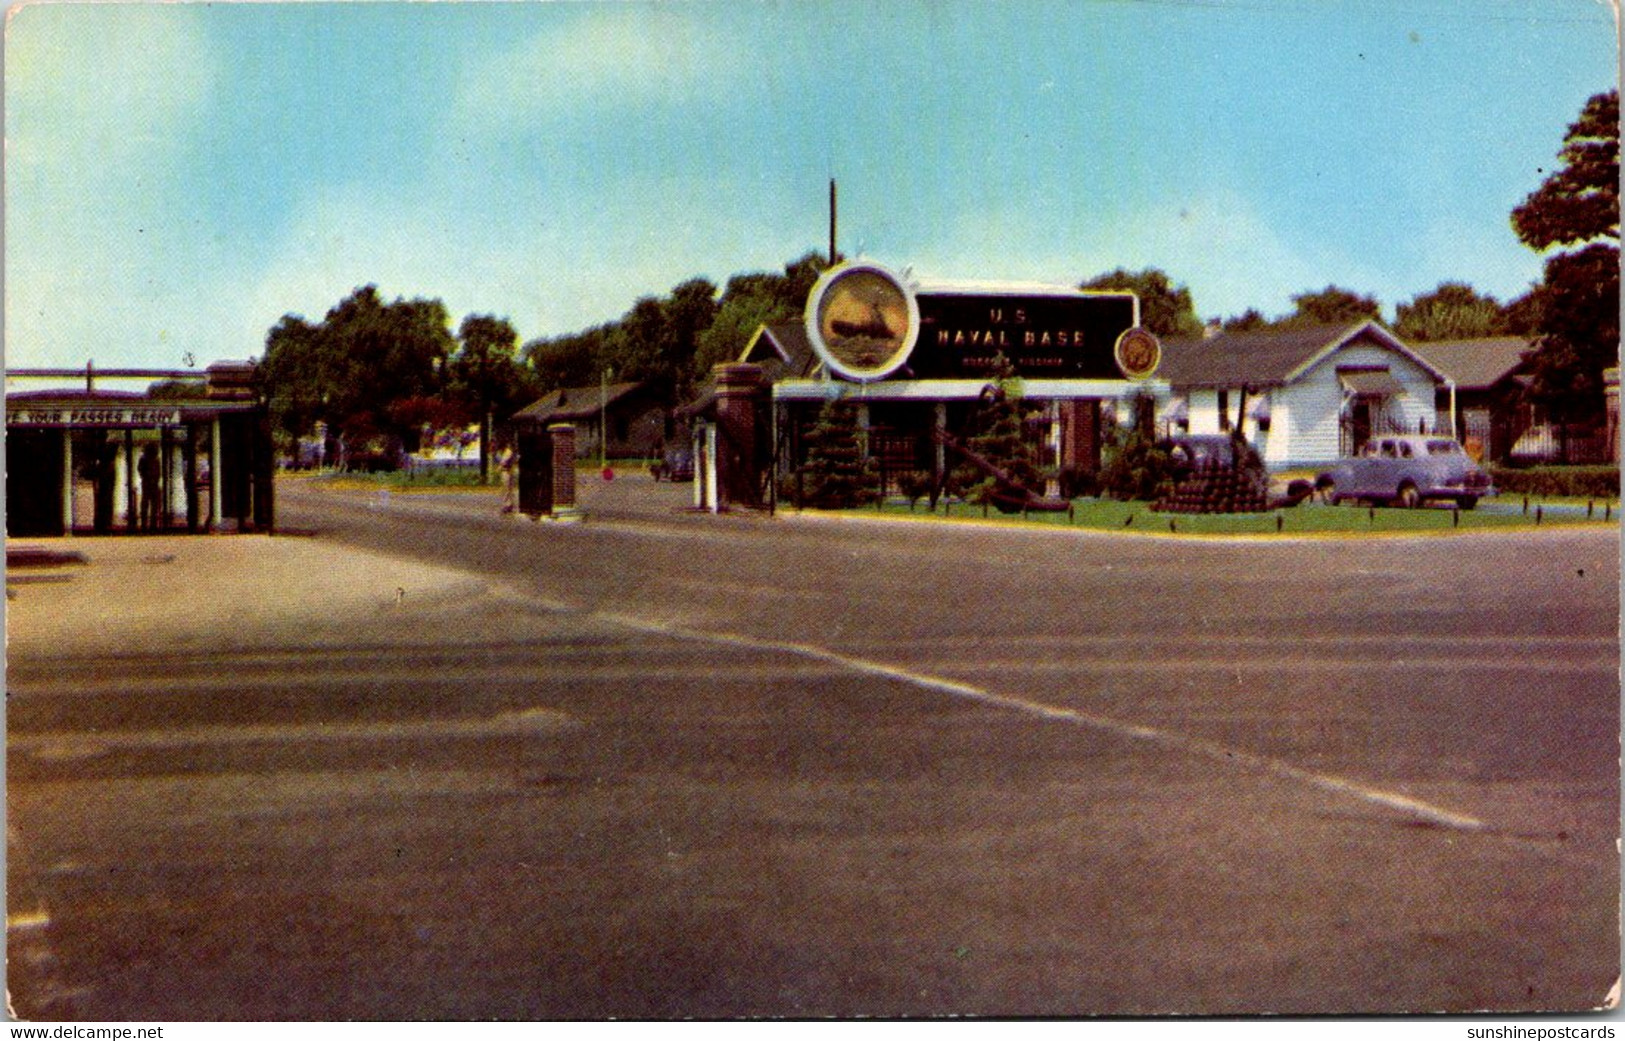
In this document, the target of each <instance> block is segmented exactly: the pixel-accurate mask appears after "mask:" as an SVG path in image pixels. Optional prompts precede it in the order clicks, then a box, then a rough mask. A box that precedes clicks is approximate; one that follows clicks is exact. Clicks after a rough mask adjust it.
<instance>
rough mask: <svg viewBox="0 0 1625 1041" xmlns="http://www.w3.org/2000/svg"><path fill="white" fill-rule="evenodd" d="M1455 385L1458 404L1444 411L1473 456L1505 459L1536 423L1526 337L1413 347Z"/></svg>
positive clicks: (1450, 404) (1444, 404)
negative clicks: (1529, 397) (1529, 398)
mask: <svg viewBox="0 0 1625 1041" xmlns="http://www.w3.org/2000/svg"><path fill="white" fill-rule="evenodd" d="M1412 350H1414V351H1416V353H1417V354H1420V355H1421V356H1422V357H1424V358H1426V359H1427V360H1428V361H1429V362H1431V363H1432V364H1434V365H1435V366H1437V367H1438V368H1439V370H1440V371H1442V372H1443V373H1444V374H1445V375H1446V376H1449V377H1450V379H1451V381H1452V382H1453V383H1454V384H1455V390H1456V392H1455V396H1454V400H1452V401H1448V402H1441V403H1440V407H1441V408H1444V409H1447V410H1449V412H1450V413H1451V414H1452V415H1454V416H1455V417H1456V429H1457V431H1458V433H1459V436H1460V437H1461V441H1462V444H1463V446H1465V447H1466V449H1467V452H1468V454H1469V455H1471V456H1473V457H1474V458H1477V459H1483V460H1501V459H1505V458H1506V457H1507V456H1508V455H1509V454H1510V453H1511V451H1512V447H1513V445H1515V444H1516V443H1517V441H1518V439H1519V438H1520V437H1522V436H1523V433H1524V431H1525V430H1527V429H1528V427H1529V426H1530V424H1531V421H1532V419H1533V416H1532V411H1531V409H1530V407H1529V406H1528V405H1527V404H1526V403H1525V401H1524V390H1525V388H1527V387H1528V385H1529V371H1530V367H1531V364H1532V361H1531V355H1532V354H1533V352H1534V343H1533V341H1531V340H1530V339H1529V338H1527V337H1523V336H1492V337H1483V338H1480V339H1473V340H1435V341H1431V342H1425V343H1417V344H1413V345H1412Z"/></svg>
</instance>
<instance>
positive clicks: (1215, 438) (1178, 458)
mask: <svg viewBox="0 0 1625 1041" xmlns="http://www.w3.org/2000/svg"><path fill="white" fill-rule="evenodd" d="M1157 447H1158V448H1161V449H1162V450H1163V451H1165V452H1167V453H1168V457H1169V459H1170V461H1171V462H1172V463H1173V467H1174V471H1175V473H1176V474H1178V475H1180V476H1183V475H1184V474H1185V473H1187V472H1189V471H1191V470H1212V469H1225V468H1227V467H1231V466H1234V465H1235V464H1236V444H1235V441H1234V440H1233V439H1232V438H1231V437H1230V435H1229V434H1177V435H1175V436H1173V437H1170V438H1168V439H1166V440H1164V441H1160V442H1158V443H1157Z"/></svg>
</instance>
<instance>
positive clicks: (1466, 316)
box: [1394, 282, 1507, 342]
mask: <svg viewBox="0 0 1625 1041" xmlns="http://www.w3.org/2000/svg"><path fill="white" fill-rule="evenodd" d="M1506 331H1507V321H1506V315H1505V313H1504V309H1503V308H1502V307H1501V304H1500V303H1499V302H1498V301H1497V300H1496V299H1495V298H1494V297H1493V296H1482V295H1480V294H1479V293H1478V292H1477V291H1476V290H1474V289H1473V287H1472V286H1470V285H1467V284H1466V283H1465V282H1442V283H1440V284H1439V287H1438V288H1437V289H1435V290H1433V291H1432V292H1431V293H1423V294H1420V295H1418V296H1417V297H1416V298H1415V299H1413V300H1412V301H1411V302H1410V303H1408V304H1400V305H1399V307H1398V309H1397V310H1396V312H1395V321H1394V332H1396V333H1398V334H1399V336H1400V338H1401V339H1406V340H1416V341H1418V342H1425V341H1428V340H1470V339H1474V338H1477V337H1484V336H1500V335H1502V334H1503V333H1505V332H1506Z"/></svg>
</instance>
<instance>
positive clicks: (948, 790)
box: [8, 479, 1619, 1020]
mask: <svg viewBox="0 0 1625 1041" xmlns="http://www.w3.org/2000/svg"><path fill="white" fill-rule="evenodd" d="M687 493H688V489H687V488H685V487H681V486H679V487H675V488H673V487H671V486H663V485H661V486H657V485H651V484H649V483H648V482H647V481H638V480H631V481H628V480H624V479H623V480H620V481H617V482H614V483H613V484H604V483H601V482H598V481H596V480H594V481H592V482H589V483H588V484H587V485H586V486H585V487H584V488H583V489H582V501H583V504H584V505H585V506H586V508H587V510H588V512H589V519H588V521H587V522H586V523H583V524H579V525H573V526H567V525H553V524H547V523H532V522H529V521H525V520H517V519H514V518H511V517H502V516H500V515H499V514H498V513H497V512H496V509H495V505H496V501H495V499H494V498H493V497H491V496H489V495H419V496H405V495H394V496H381V495H378V494H376V493H341V492H335V491H330V490H322V489H320V488H317V487H315V486H311V485H306V484H301V483H297V482H290V483H288V484H286V485H284V486H283V487H282V488H281V489H280V492H279V494H280V500H279V511H280V516H279V520H280V522H281V523H282V524H283V525H284V527H285V529H298V530H301V531H303V532H307V533H308V534H301V535H281V536H277V537H275V538H271V539H265V538H258V537H243V538H240V539H204V540H197V539H194V540H185V539H152V540H125V541H114V540H102V541H97V540H79V542H78V548H81V549H82V550H84V551H85V552H86V555H87V556H88V557H90V563H89V564H88V565H87V566H85V567H82V568H78V569H68V570H67V573H66V574H65V576H64V577H67V578H69V579H70V580H69V581H66V582H51V583H44V582H42V583H39V584H29V585H19V586H16V587H15V588H14V590H13V592H14V593H15V594H16V597H17V598H16V599H15V600H14V601H13V602H12V604H11V614H12V619H13V620H12V623H11V627H12V631H11V637H12V648H11V656H10V676H11V679H10V691H11V697H10V699H9V727H10V737H9V752H10V754H9V756H8V778H9V785H10V804H11V819H10V825H11V831H10V836H9V837H10V846H11V865H12V866H11V880H10V881H11V894H12V897H11V922H10V930H9V933H10V939H11V947H12V951H13V967H12V970H11V978H12V983H11V986H12V991H13V995H12V998H13V1002H14V1006H15V1007H16V1008H17V1009H18V1011H19V1012H20V1013H22V1014H24V1015H34V1016H46V1017H63V1018H68V1017H72V1018H80V1019H91V1018H94V1019H120V1020H122V1019H141V1018H167V1019H192V1018H204V1019H214V1018H317V1019H344V1018H363V1019H380V1018H381V1019H395V1018H414V1017H440V1018H444V1017H458V1018H462V1017H476V1018H479V1017H503V1018H582V1017H586V1018H598V1017H607V1016H619V1017H675V1016H699V1017H711V1016H725V1017H726V1016H741V1015H743V1016H762V1015H769V1016H830V1015H834V1016H856V1015H862V1016H937V1015H1083V1014H1118V1015H1149V1014H1158V1013H1186V1014H1197V1013H1200V1014H1218V1015H1232V1014H1238V1013H1256V1012H1285V1013H1321V1012H1342V1013H1349V1012H1407V1011H1409V1012H1417V1011H1467V1010H1479V1009H1494V1010H1523V1009H1567V1010H1578V1009H1587V1008H1592V1007H1595V1006H1598V1005H1600V1004H1602V1003H1603V1001H1604V1000H1605V995H1606V994H1607V992H1608V990H1609V988H1610V987H1611V986H1612V985H1613V984H1614V982H1615V979H1616V977H1617V975H1618V968H1617V967H1618V964H1619V954H1618V929H1617V923H1618V908H1619V858H1618V854H1617V852H1616V848H1615V838H1616V835H1617V833H1618V830H1619V828H1618V820H1619V808H1618V799H1617V792H1618V779H1619V767H1618V754H1619V748H1618V734H1619V680H1618V660H1619V655H1618V650H1619V645H1618V638H1617V625H1618V616H1619V611H1618V574H1619V566H1618V552H1619V539H1618V534H1617V531H1615V530H1613V529H1590V530H1574V529H1570V530H1546V531H1541V532H1538V533H1537V532H1523V533H1509V534H1474V535H1471V536H1458V537H1435V538H1410V539H1405V538H1396V539H1370V540H1302V541H1292V540H1285V541H1267V542H1240V541H1193V540H1186V539H1174V538H1158V537H1149V536H1125V535H1116V534H1113V535H1101V534H1082V533H1070V532H1055V531H1035V530H1024V529H1018V528H1012V527H1002V528H994V527H982V526H959V525H954V526H949V525H944V524H907V523H897V522H883V521H878V520H875V521H862V520H833V519H829V518H814V517H811V516H804V517H797V516H795V515H793V514H792V515H781V516H780V517H778V518H766V517H758V516H724V517H710V516H702V515H694V514H687V513H682V512H679V511H678V509H677V507H679V506H681V504H682V502H683V497H684V496H685V495H686V494H687ZM166 557H167V558H169V559H167V560H166V559H164V558H166ZM121 597H122V598H123V599H122V600H121V599H120V598H121ZM98 603H101V604H110V605H113V607H112V609H99V608H96V607H94V606H93V605H95V604H98ZM120 603H123V604H125V605H127V606H128V610H124V611H121V610H119V609H118V607H117V605H119V604H120Z"/></svg>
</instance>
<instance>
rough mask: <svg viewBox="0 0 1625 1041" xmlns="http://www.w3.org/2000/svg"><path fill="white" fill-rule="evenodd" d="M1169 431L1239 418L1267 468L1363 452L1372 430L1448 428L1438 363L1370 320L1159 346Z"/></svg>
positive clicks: (1215, 429) (1213, 428) (1215, 426)
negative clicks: (1442, 407)
mask: <svg viewBox="0 0 1625 1041" xmlns="http://www.w3.org/2000/svg"><path fill="white" fill-rule="evenodd" d="M1161 375H1162V377H1163V378H1164V379H1166V380H1167V381H1168V384H1169V386H1170V388H1171V390H1172V394H1173V396H1172V398H1171V399H1170V401H1169V403H1168V405H1167V407H1166V408H1165V409H1164V419H1165V421H1166V422H1167V424H1168V425H1169V426H1170V428H1173V429H1177V430H1180V431H1188V432H1189V433H1192V434H1216V433H1222V432H1226V431H1229V430H1230V429H1232V427H1234V426H1235V425H1236V423H1237V422H1238V415H1237V414H1238V412H1241V411H1244V412H1245V414H1244V415H1241V416H1240V417H1239V422H1240V423H1241V429H1242V433H1243V434H1245V435H1246V437H1247V439H1248V440H1249V441H1251V442H1252V443H1253V444H1254V446H1255V447H1256V448H1257V449H1258V451H1259V454H1260V455H1262V456H1263V458H1264V462H1265V464H1266V465H1268V466H1270V467H1272V468H1275V469H1283V468H1290V467H1296V466H1312V465H1318V464H1320V463H1325V462H1329V461H1330V460H1333V459H1336V458H1338V457H1339V456H1342V455H1350V454H1353V453H1355V452H1358V451H1359V449H1360V448H1361V447H1363V445H1364V443H1365V441H1366V440H1367V439H1368V438H1370V437H1371V436H1372V435H1373V434H1378V433H1390V432H1399V431H1409V432H1418V431H1429V432H1431V431H1434V430H1444V431H1448V430H1449V428H1450V417H1449V415H1448V413H1446V414H1445V415H1443V416H1441V415H1440V414H1439V411H1438V408H1437V406H1436V399H1437V398H1438V396H1439V391H1440V389H1441V388H1443V389H1445V390H1446V391H1448V390H1449V388H1450V387H1451V386H1452V383H1451V380H1450V378H1449V376H1447V375H1446V374H1445V373H1444V372H1443V371H1442V370H1441V369H1440V368H1439V367H1438V366H1436V365H1434V364H1433V363H1432V362H1430V361H1428V360H1427V359H1426V358H1424V357H1422V356H1421V355H1420V354H1418V353H1417V352H1416V351H1415V350H1414V349H1413V348H1411V347H1410V346H1409V345H1408V344H1406V343H1404V342H1402V341H1401V340H1400V339H1399V337H1397V336H1395V335H1394V334H1393V333H1392V332H1390V331H1388V330H1387V329H1386V328H1384V327H1383V326H1382V325H1381V324H1380V323H1378V322H1376V321H1372V320H1366V321H1362V322H1355V323H1350V324H1344V325H1321V326H1305V327H1302V328H1287V329H1266V330H1257V331H1250V332H1233V333H1232V332H1218V333H1215V334H1211V335H1208V336H1205V337H1202V338H1199V339H1176V340H1167V341H1165V342H1164V343H1163V364H1162V371H1161Z"/></svg>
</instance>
